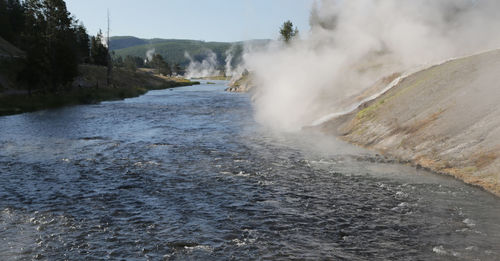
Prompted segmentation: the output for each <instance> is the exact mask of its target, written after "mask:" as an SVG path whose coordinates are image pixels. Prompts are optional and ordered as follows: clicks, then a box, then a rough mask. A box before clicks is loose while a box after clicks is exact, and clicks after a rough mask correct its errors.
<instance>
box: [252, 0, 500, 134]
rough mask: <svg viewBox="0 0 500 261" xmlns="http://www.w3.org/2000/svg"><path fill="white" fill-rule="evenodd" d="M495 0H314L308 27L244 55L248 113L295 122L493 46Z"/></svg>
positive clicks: (498, 42)
mask: <svg viewBox="0 0 500 261" xmlns="http://www.w3.org/2000/svg"><path fill="white" fill-rule="evenodd" d="M499 7H500V1H496V0H348V1H347V0H345V1H343V0H322V1H320V2H315V3H314V4H313V6H312V11H311V16H310V25H311V31H310V32H309V34H307V33H302V36H306V39H304V40H301V39H296V40H294V41H293V42H292V43H291V44H290V45H289V46H285V45H284V44H283V43H281V42H272V43H270V44H269V45H268V46H267V48H265V50H257V51H255V50H254V51H252V52H249V53H246V54H245V55H244V62H245V64H244V66H245V67H247V68H249V70H250V71H251V72H252V73H253V75H254V78H255V79H254V80H255V81H256V83H257V86H258V89H257V94H256V98H255V111H256V119H257V120H258V121H259V122H261V123H263V124H265V125H268V126H270V127H274V128H278V129H281V130H286V131H294V130H298V129H300V128H301V127H303V126H306V125H309V124H311V123H313V122H314V121H315V120H317V119H318V118H321V117H322V116H324V115H328V114H331V113H335V112H339V111H342V110H344V109H345V108H343V107H342V106H345V105H341V104H342V101H343V100H345V98H347V97H350V96H352V95H355V94H357V93H359V92H360V91H362V90H364V89H366V88H368V87H370V86H371V85H372V84H373V83H375V82H376V81H377V80H379V79H381V78H382V77H385V76H388V75H390V74H392V73H395V72H400V73H405V72H409V71H413V70H416V68H419V67H422V66H427V65H430V64H433V63H437V62H440V61H442V60H445V59H449V58H452V57H457V56H464V55H469V54H472V53H477V52H480V51H485V50H488V49H493V48H498V47H499V46H500V33H498V30H499V29H500V19H498V13H500V8H499Z"/></svg>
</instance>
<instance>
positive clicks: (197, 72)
mask: <svg viewBox="0 0 500 261" xmlns="http://www.w3.org/2000/svg"><path fill="white" fill-rule="evenodd" d="M184 56H185V57H186V58H187V59H189V61H190V62H189V66H188V67H187V69H186V75H185V77H186V78H200V77H209V76H217V75H219V74H220V71H219V70H217V65H218V62H217V54H216V53H214V52H213V51H212V50H207V57H206V58H205V59H204V60H203V61H202V62H199V61H196V60H194V59H193V58H192V57H191V55H189V53H187V52H186V53H184Z"/></svg>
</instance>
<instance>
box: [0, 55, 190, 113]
mask: <svg viewBox="0 0 500 261" xmlns="http://www.w3.org/2000/svg"><path fill="white" fill-rule="evenodd" d="M196 84H199V82H192V81H189V80H185V79H181V78H171V77H163V76H158V75H153V74H151V73H150V72H147V71H142V70H138V71H136V72H130V71H126V70H122V69H114V71H113V81H112V85H110V86H106V68H105V67H101V66H92V65H82V66H80V76H79V77H78V78H77V79H75V82H74V83H73V86H72V87H71V88H68V89H67V90H65V91H60V92H58V93H50V94H44V93H42V92H36V93H32V95H31V96H30V95H28V93H27V92H26V91H19V90H10V91H8V92H7V91H4V92H2V93H0V115H11V114H17V113H23V112H31V111H37V110H42V109H50V108H58V107H62V106H70V105H78V104H94V103H99V102H101V101H109V100H121V99H125V98H132V97H137V96H140V95H142V94H144V93H146V92H147V91H149V90H159V89H168V88H175V87H181V86H190V85H196Z"/></svg>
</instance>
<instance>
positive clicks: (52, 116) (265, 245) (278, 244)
mask: <svg viewBox="0 0 500 261" xmlns="http://www.w3.org/2000/svg"><path fill="white" fill-rule="evenodd" d="M223 84H224V82H217V84H215V85H207V84H202V85H201V86H195V87H185V88H178V89H174V90H161V91H152V92H149V93H147V94H146V95H144V96H141V97H138V98H134V99H128V100H125V101H117V102H104V103H101V104H99V105H89V106H75V107H70V108H63V109H57V110H48V111H41V112H35V113H28V114H22V115H16V116H8V117H2V118H0V133H1V135H0V176H1V179H0V241H1V242H2V244H0V256H2V257H3V259H7V260H10V259H14V260H15V259H31V258H39V259H70V260H74V259H92V260H93V259H108V258H111V259H120V258H126V259H144V258H150V259H172V260H185V259H193V260H207V259H208V260H220V259H255V258H262V259H272V260H276V259H283V260H289V259H300V260H302V259H313V260H317V259H336V260H373V259H378V260H387V259H403V260H471V259H473V258H478V259H481V260H495V259H496V258H497V256H498V255H500V223H499V222H498V220H499V217H500V201H499V200H498V199H497V198H495V197H493V196H491V195H489V194H487V193H486V192H484V191H481V190H479V189H477V188H473V187H470V186H467V185H464V184H462V183H461V182H458V181H456V180H454V179H451V178H447V177H443V176H438V175H434V174H431V173H428V172H425V171H420V170H416V169H414V168H411V167H408V166H402V165H397V164H394V163H391V162H390V161H389V160H387V159H385V158H383V157H382V156H379V155H376V154H373V153H370V152H367V151H364V150H362V149H359V148H356V147H353V146H350V145H348V144H344V143H342V142H340V141H337V140H335V139H334V138H332V137H324V136H319V134H313V133H298V134H297V133H296V134H283V133H273V132H271V131H269V130H266V129H264V128H262V127H260V126H258V125H257V124H256V123H255V122H253V119H252V108H251V104H250V102H249V99H248V97H247V96H246V95H244V94H234V93H226V92H224V91H223V89H224V85H223Z"/></svg>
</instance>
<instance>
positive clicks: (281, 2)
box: [66, 0, 314, 42]
mask: <svg viewBox="0 0 500 261" xmlns="http://www.w3.org/2000/svg"><path fill="white" fill-rule="evenodd" d="M313 1H314V0H142V1H138V0H66V5H67V8H68V10H69V11H70V12H71V13H72V14H73V15H74V16H75V17H76V18H77V19H79V20H80V21H82V22H83V24H84V25H85V27H87V30H88V33H89V34H92V35H94V34H96V33H97V31H98V30H99V29H100V28H101V29H103V31H105V29H106V27H107V9H109V12H110V17H111V33H110V34H111V36H124V35H129V36H136V37H140V38H167V39H193V40H203V41H220V42H234V41H242V40H249V39H276V38H278V35H279V27H280V26H281V25H282V24H283V22H285V21H286V20H291V21H292V22H293V24H294V25H296V26H297V27H298V28H299V31H301V32H307V31H308V30H309V13H310V8H311V5H312V3H313Z"/></svg>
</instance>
